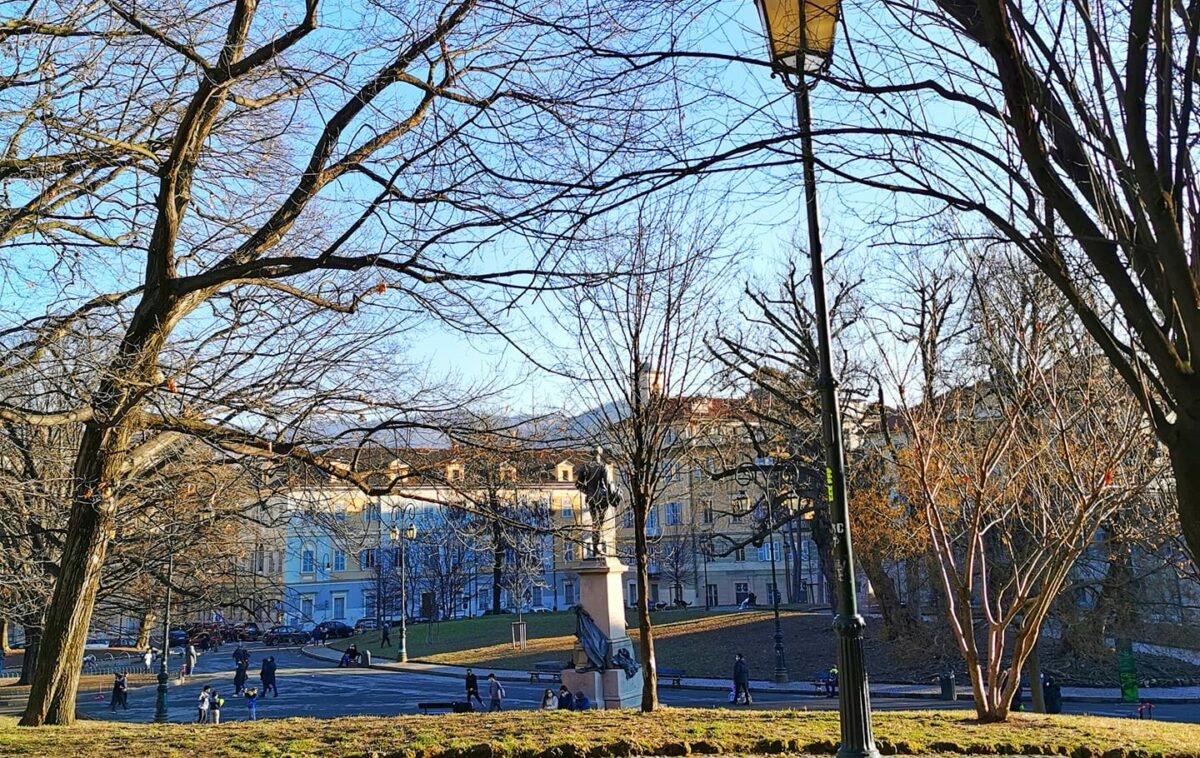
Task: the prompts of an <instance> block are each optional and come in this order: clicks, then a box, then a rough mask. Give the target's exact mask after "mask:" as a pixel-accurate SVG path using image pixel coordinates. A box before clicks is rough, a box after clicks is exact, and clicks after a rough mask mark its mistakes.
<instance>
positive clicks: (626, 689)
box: [562, 556, 642, 708]
mask: <svg viewBox="0 0 1200 758" xmlns="http://www.w3.org/2000/svg"><path fill="white" fill-rule="evenodd" d="M626 571H627V569H626V567H625V565H624V564H623V563H621V562H620V561H619V560H617V559H616V558H614V557H612V556H608V557H605V558H593V559H590V560H587V561H584V562H583V563H582V565H580V567H579V568H578V569H577V572H578V574H579V604H580V605H581V606H582V607H583V609H584V610H585V611H587V612H588V615H590V616H591V617H592V619H593V620H594V621H595V622H596V624H597V625H598V626H599V627H600V630H601V631H602V632H604V636H605V637H607V638H608V640H609V650H608V656H607V657H608V660H609V661H611V660H612V657H613V656H615V655H617V653H619V652H620V651H622V650H624V651H626V652H627V653H628V654H629V657H630V658H632V659H633V660H635V661H636V660H637V659H638V655H637V651H636V650H635V649H634V646H633V640H631V639H629V635H628V634H627V633H626V632H625V600H624V594H623V593H622V588H621V575H622V574H624V573H625V572H626ZM574 660H575V668H573V669H566V670H564V671H563V672H562V682H563V684H564V685H566V687H567V688H568V689H570V690H571V692H580V691H582V692H583V693H584V694H585V695H587V696H588V699H589V700H591V701H592V702H593V703H595V705H596V707H597V708H638V707H640V706H641V704H642V672H641V671H640V670H639V671H638V672H637V673H635V674H634V675H633V677H632V678H630V677H628V676H627V675H626V674H625V671H624V669H621V668H606V669H604V670H602V671H596V670H591V671H585V670H583V669H586V668H587V667H588V659H587V655H585V654H584V652H583V648H582V647H580V646H579V645H578V644H577V645H576V646H575V656H574Z"/></svg>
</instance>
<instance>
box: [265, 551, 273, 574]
mask: <svg viewBox="0 0 1200 758" xmlns="http://www.w3.org/2000/svg"><path fill="white" fill-rule="evenodd" d="M267 572H268V573H271V574H274V573H275V553H273V552H271V553H267Z"/></svg>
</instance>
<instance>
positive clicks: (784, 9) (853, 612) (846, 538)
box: [755, 0, 879, 758]
mask: <svg viewBox="0 0 1200 758" xmlns="http://www.w3.org/2000/svg"><path fill="white" fill-rule="evenodd" d="M755 5H756V6H757V7H758V12H759V17H760V18H761V20H762V23H763V29H764V31H765V33H766V39H767V47H768V50H769V52H770V55H771V63H772V65H773V66H774V67H775V70H776V72H777V73H779V74H780V75H781V76H782V78H783V81H784V82H785V83H786V84H787V86H788V87H789V89H791V90H792V91H793V92H794V93H795V95H796V116H797V119H798V121H799V127H800V150H801V159H802V163H803V167H804V201H805V202H804V205H805V210H806V214H807V218H808V255H809V260H810V263H811V266H812V286H813V306H814V309H815V315H816V321H817V348H818V356H819V360H820V369H821V375H820V379H819V381H818V386H819V389H820V390H821V405H822V413H821V427H822V439H823V441H824V444H825V485H826V489H827V497H828V500H829V504H830V520H831V522H832V525H833V558H834V575H835V576H836V577H837V581H838V604H837V617H836V618H835V620H834V623H833V626H834V629H835V630H836V632H837V635H838V678H839V682H840V686H839V687H838V694H839V709H840V713H841V723H842V743H841V747H839V748H838V755H839V756H841V757H842V758H850V757H851V756H871V758H874V756H878V755H879V750H878V748H876V747H875V737H874V735H873V733H872V729H871V697H870V692H869V690H868V685H867V670H866V666H865V663H864V661H863V630H864V628H865V627H866V622H865V621H864V620H863V617H862V616H860V615H859V613H858V597H857V591H856V589H855V583H854V549H853V544H852V542H851V539H850V518H849V511H848V509H847V504H846V471H845V460H844V455H843V450H842V422H841V413H840V409H839V408H838V398H837V384H836V383H835V381H834V378H833V367H832V362H833V361H832V351H831V349H830V344H829V343H830V340H829V307H828V305H827V303H826V297H825V261H824V257H823V254H822V250H821V226H820V217H819V213H818V207H817V179H816V161H815V160H814V158H813V144H812V112H811V107H810V103H809V90H810V89H812V87H813V86H815V85H816V82H817V79H816V77H815V76H814V75H819V74H821V73H823V72H824V71H825V70H826V69H827V68H828V66H829V62H830V60H831V59H832V56H833V42H834V37H835V34H836V31H837V21H838V15H839V13H840V11H841V2H840V0H755Z"/></svg>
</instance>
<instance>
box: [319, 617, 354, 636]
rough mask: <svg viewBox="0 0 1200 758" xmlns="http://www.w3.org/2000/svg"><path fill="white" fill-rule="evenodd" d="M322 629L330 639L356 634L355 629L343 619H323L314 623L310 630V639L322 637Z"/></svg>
mask: <svg viewBox="0 0 1200 758" xmlns="http://www.w3.org/2000/svg"><path fill="white" fill-rule="evenodd" d="M322 631H324V632H325V639H329V640H335V639H339V638H341V637H352V636H354V629H353V628H352V627H351V626H349V625H348V624H344V623H342V622H341V621H322V622H321V623H319V624H313V627H312V629H309V630H308V637H309V639H313V640H316V639H320V638H321V632H322Z"/></svg>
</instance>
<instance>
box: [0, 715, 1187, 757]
mask: <svg viewBox="0 0 1200 758" xmlns="http://www.w3.org/2000/svg"><path fill="white" fill-rule="evenodd" d="M875 726H876V737H877V739H878V741H879V745H880V748H881V750H883V751H884V752H885V753H886V754H899V755H931V754H937V755H1052V754H1058V755H1071V756H1077V757H1078V758H1088V757H1090V756H1104V757H1105V758H1133V757H1134V756H1144V757H1149V756H1162V757H1163V758H1187V757H1189V756H1190V757H1192V758H1196V757H1197V756H1200V752H1198V751H1200V726H1194V725H1187V724H1166V723H1161V722H1150V721H1135V720H1115V719H1101V718H1089V717H1064V716H1039V715H1034V714H1016V715H1014V716H1013V718H1012V719H1011V720H1010V721H1009V722H1008V723H1006V724H991V725H983V724H979V723H977V722H975V721H973V720H972V719H971V718H969V717H968V716H967V715H965V714H963V713H962V712H920V713H902V712H890V713H881V714H877V715H876V721H875ZM837 733H838V727H837V717H836V714H832V713H815V712H814V713H804V712H798V711H774V712H745V711H741V712H736V713H734V712H729V711H719V710H690V709H663V710H661V711H659V712H657V713H654V714H651V715H648V716H646V715H641V714H637V713H634V712H629V711H621V712H617V711H593V712H590V713H586V714H578V713H553V712H552V713H542V712H537V711H523V712H511V713H504V714H492V715H485V714H463V715H455V716H430V717H423V716H400V717H396V718H365V717H356V718H344V719H334V720H329V721H316V720H313V719H288V720H282V721H259V722H252V723H247V722H242V723H233V724H223V725H221V726H207V727H205V726H193V725H171V726H165V727H164V726H155V725H153V724H120V723H114V722H81V723H79V724H77V725H75V726H72V727H66V728H44V729H20V728H18V727H17V726H16V721H15V720H14V719H9V718H0V755H20V756H68V755H69V756H93V755H121V756H127V757H129V758H140V757H148V756H195V755H211V756H285V755H286V756H397V757H405V758H475V757H476V756H478V757H479V758H599V757H600V756H608V755H616V756H628V755H687V754H718V753H743V754H749V753H753V754H781V753H787V754H791V755H795V754H804V755H827V754H829V753H831V752H833V750H834V748H835V745H834V740H835V739H836V737H837Z"/></svg>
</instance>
